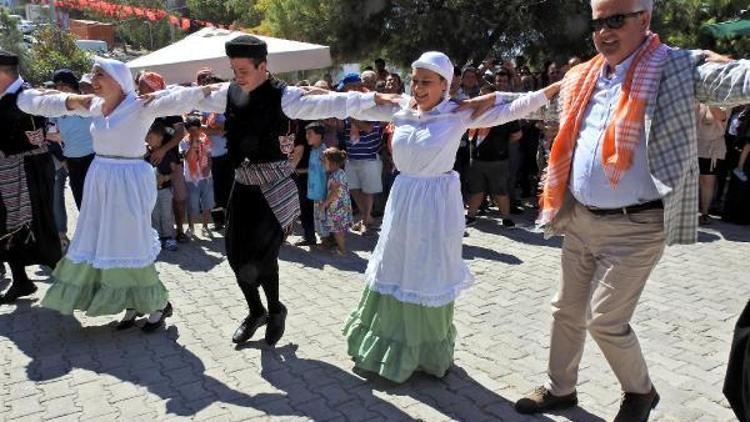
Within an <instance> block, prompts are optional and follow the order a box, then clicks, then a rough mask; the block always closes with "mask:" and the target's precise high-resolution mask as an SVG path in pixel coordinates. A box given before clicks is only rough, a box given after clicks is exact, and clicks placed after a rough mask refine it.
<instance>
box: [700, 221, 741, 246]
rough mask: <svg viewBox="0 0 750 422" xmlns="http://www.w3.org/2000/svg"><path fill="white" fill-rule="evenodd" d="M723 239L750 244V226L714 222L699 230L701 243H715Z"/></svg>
mask: <svg viewBox="0 0 750 422" xmlns="http://www.w3.org/2000/svg"><path fill="white" fill-rule="evenodd" d="M722 238H723V239H725V240H728V241H730V242H744V243H747V242H750V226H740V225H737V224H732V223H726V222H723V221H719V220H714V221H713V223H712V224H711V225H708V226H703V227H701V228H699V229H698V241H699V242H713V241H716V240H719V239H722ZM706 239H710V240H706Z"/></svg>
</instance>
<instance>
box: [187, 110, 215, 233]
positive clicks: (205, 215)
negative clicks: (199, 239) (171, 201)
mask: <svg viewBox="0 0 750 422" xmlns="http://www.w3.org/2000/svg"><path fill="white" fill-rule="evenodd" d="M185 130H187V133H188V134H187V136H185V138H184V139H183V140H182V142H180V153H181V154H182V156H183V157H185V164H184V166H183V168H184V175H185V182H186V184H187V188H188V227H189V229H188V232H189V234H188V237H192V236H193V235H194V233H195V223H197V222H198V219H201V220H202V223H203V230H202V233H203V236H206V237H209V238H210V237H213V235H212V233H211V230H210V229H209V228H208V223H209V220H210V217H211V210H212V209H213V207H214V184H213V179H212V178H211V140H210V139H208V136H206V134H205V133H203V131H202V129H201V117H200V116H189V117H188V118H187V119H186V121H185Z"/></svg>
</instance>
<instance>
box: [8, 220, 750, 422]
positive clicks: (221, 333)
mask: <svg viewBox="0 0 750 422" xmlns="http://www.w3.org/2000/svg"><path fill="white" fill-rule="evenodd" d="M70 217H71V220H74V217H75V213H74V212H71V216H70ZM524 217H525V218H522V219H521V220H524V221H522V224H521V227H518V228H514V229H503V228H500V227H499V226H498V224H497V221H496V220H494V219H492V218H487V219H484V220H482V221H480V222H479V224H478V225H477V227H476V228H472V229H470V230H469V237H467V238H466V239H465V246H464V257H465V259H466V260H468V262H469V265H470V267H471V269H472V271H473V272H474V274H475V275H476V277H477V282H476V285H475V286H474V287H473V288H472V289H471V290H470V291H468V292H467V293H466V294H465V295H464V296H462V297H461V298H460V300H459V301H458V303H457V307H456V316H455V324H456V327H457V329H458V333H459V338H458V340H457V344H456V354H455V356H456V361H455V366H454V367H453V368H452V369H451V371H450V372H449V374H448V375H447V376H446V377H445V378H444V379H435V378H431V377H427V376H415V377H413V378H412V379H411V380H409V382H407V383H406V384H404V385H401V386H395V385H391V384H388V383H386V382H384V381H377V380H369V381H368V380H365V379H363V378H361V377H360V376H358V375H355V374H354V373H353V372H352V364H351V362H350V361H349V360H348V359H347V356H346V353H345V347H344V339H343V337H342V335H341V327H342V324H343V322H344V320H345V318H346V316H347V315H348V313H349V312H350V311H351V310H352V309H353V308H354V307H355V306H356V304H357V301H358V299H359V295H360V292H361V289H362V286H363V285H362V276H361V274H362V272H363V271H364V268H365V266H366V263H367V258H368V256H369V253H370V251H371V250H372V248H373V246H374V243H375V239H374V238H361V237H358V236H355V235H352V236H351V237H350V246H351V249H352V250H353V253H352V254H350V255H349V256H348V257H343V258H334V257H333V256H332V255H328V254H325V253H322V252H310V251H308V250H307V249H302V248H295V247H292V246H285V247H284V248H283V250H282V254H281V255H282V262H281V279H282V293H281V294H282V300H283V301H284V302H285V303H286V305H287V306H288V308H289V319H288V325H287V335H286V336H285V337H284V339H283V340H282V341H281V342H280V344H279V345H278V347H276V348H275V349H273V348H269V347H266V346H264V345H263V344H262V341H252V342H250V343H248V344H247V345H245V346H243V347H241V348H239V349H237V348H235V347H234V345H233V344H232V343H231V341H230V337H231V335H232V333H233V331H234V329H235V328H236V326H237V324H238V322H239V321H240V320H241V319H242V318H243V317H244V316H245V314H246V306H245V303H244V300H243V299H242V296H241V294H240V292H239V289H238V288H237V287H236V285H235V282H234V279H233V277H232V273H231V271H230V269H229V266H228V265H227V263H226V261H225V259H224V256H223V239H222V238H221V237H220V236H219V237H217V238H216V239H214V240H213V241H210V240H205V239H204V240H200V241H197V242H194V243H192V244H190V245H188V246H182V247H181V249H180V250H179V251H178V252H173V253H170V252H163V253H162V255H161V256H160V262H159V263H158V265H157V267H158V270H159V272H160V274H161V277H162V278H163V280H164V282H165V284H166V285H167V287H168V288H169V290H170V294H171V297H172V302H173V304H174V305H175V314H174V317H173V318H171V319H169V320H168V326H167V328H166V329H165V330H164V331H162V332H158V333H154V334H151V335H145V334H143V333H142V332H141V331H140V330H138V329H131V330H129V331H126V332H123V333H118V332H115V331H114V330H113V328H112V326H111V325H109V324H110V323H111V322H112V320H113V319H114V318H87V317H85V316H83V315H81V314H77V315H76V317H75V318H73V317H63V316H61V315H59V314H57V313H54V312H51V311H48V310H45V309H42V308H40V307H39V304H38V299H39V298H41V297H42V295H43V294H44V292H45V291H46V289H47V287H48V285H49V284H48V283H49V281H48V276H47V275H46V273H45V272H43V271H42V270H36V269H34V268H30V269H29V273H30V274H32V275H33V277H34V278H35V279H36V280H37V281H38V285H39V286H40V290H39V292H38V293H37V294H36V296H35V297H34V298H32V299H31V300H23V301H20V302H19V303H18V304H17V305H16V306H5V307H2V308H0V420H8V421H10V420H13V421H15V420H19V421H20V420H24V421H25V420H30V421H35V420H55V421H65V420H102V421H111V420H123V421H140V420H143V421H151V420H172V419H187V418H194V419H196V420H210V419H212V420H219V421H224V420H250V419H252V420H255V419H259V420H266V419H272V420H340V421H363V420H367V421H369V420H372V421H375V420H389V421H397V420H425V421H442V420H461V421H471V422H475V421H485V420H487V421H488V420H505V421H544V420H556V421H565V420H572V421H601V420H610V419H611V418H612V417H613V416H614V414H615V413H616V411H617V407H618V401H619V398H620V392H619V389H618V385H617V383H616V380H615V378H614V376H613V375H612V373H611V372H610V370H609V369H608V366H607V364H606V362H605V360H604V359H603V357H602V355H601V354H600V353H599V351H598V349H597V347H596V345H595V344H594V343H593V342H592V341H590V340H589V341H588V343H587V348H586V353H585V356H584V359H583V364H582V368H581V376H580V386H579V398H580V405H581V407H579V408H577V409H575V410H572V411H566V412H561V413H559V414H555V415H545V416H541V417H536V418H529V417H521V416H519V415H517V414H515V413H514V411H513V410H512V402H513V401H515V400H516V399H518V398H519V397H520V396H521V395H522V394H524V393H525V392H527V391H529V390H530V389H532V388H533V387H534V386H536V385H538V384H539V383H541V382H542V381H543V379H544V371H545V367H546V358H547V353H548V336H549V324H550V320H551V317H550V309H549V301H550V299H551V297H552V295H553V294H554V291H555V288H556V285H557V282H558V278H559V275H560V269H559V255H560V249H559V248H560V240H559V239H556V240H551V241H546V240H544V239H543V238H542V236H541V235H540V234H538V233H535V232H533V230H531V229H530V228H529V227H530V226H531V223H530V222H531V216H530V215H528V216H524ZM292 240H293V241H294V240H296V239H294V238H293V239H292ZM700 240H701V242H700V244H698V245H695V246H690V247H674V248H670V249H668V250H667V252H666V254H665V256H664V258H663V259H662V262H661V263H660V264H659V266H658V268H657V270H656V271H655V273H654V275H653V277H652V279H651V280H650V282H649V283H648V285H647V288H646V290H645V293H644V295H643V298H642V300H641V303H640V306H639V308H638V310H637V313H636V317H635V321H634V327H635V329H636V331H637V333H638V335H639V336H640V340H641V344H642V347H643V349H644V351H645V354H646V357H647V360H648V362H649V365H650V370H651V374H652V376H653V379H654V383H655V385H656V386H657V388H658V389H659V391H660V393H661V395H662V402H661V404H660V406H659V408H658V409H657V411H656V412H655V413H654V415H653V420H659V421H730V420H732V413H731V411H730V410H729V408H728V407H727V403H726V401H725V400H724V398H723V396H722V394H721V388H722V382H723V377H724V372H725V366H726V361H727V356H728V352H729V344H730V340H731V333H732V329H733V325H734V321H735V320H736V318H737V316H738V314H739V312H740V311H741V310H742V308H743V307H744V305H745V303H746V301H747V300H748V298H749V297H750V283H748V274H750V259H748V257H750V243H748V242H750V229H748V228H742V227H737V226H732V225H727V224H723V223H716V224H714V225H713V226H711V228H710V229H706V230H702V232H701V236H700ZM415 264H417V265H418V263H415ZM35 271H36V272H35ZM34 272H35V273H34ZM7 283H8V281H7V280H6V281H4V282H2V283H0V288H3V289H4V288H5V287H6V286H7ZM261 331H262V330H261ZM260 336H262V332H261V333H260ZM256 337H258V336H256Z"/></svg>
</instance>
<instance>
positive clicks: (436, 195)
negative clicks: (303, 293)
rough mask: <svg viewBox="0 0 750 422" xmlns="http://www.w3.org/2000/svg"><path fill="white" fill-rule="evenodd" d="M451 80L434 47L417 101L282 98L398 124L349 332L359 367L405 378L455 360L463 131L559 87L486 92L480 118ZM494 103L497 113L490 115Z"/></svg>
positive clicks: (536, 104) (416, 71)
mask: <svg viewBox="0 0 750 422" xmlns="http://www.w3.org/2000/svg"><path fill="white" fill-rule="evenodd" d="M452 78H453V64H452V63H451V61H450V59H449V58H448V56H446V55H445V54H443V53H439V52H428V53H425V54H423V55H422V56H421V57H420V58H419V60H417V61H416V62H414V64H412V83H411V94H412V97H410V98H408V97H404V98H401V97H400V96H398V95H393V94H373V93H368V94H364V93H355V92H350V93H346V94H335V93H325V94H323V93H321V95H320V96H308V97H300V95H302V94H300V93H299V92H298V91H301V90H300V89H299V88H292V87H289V88H287V91H286V92H285V93H284V98H283V99H282V104H283V110H284V113H285V114H286V115H287V116H288V117H290V118H293V119H305V120H315V119H323V118H327V117H337V118H343V117H346V115H351V117H353V118H356V119H359V120H365V121H379V122H384V121H385V122H393V123H394V125H395V130H394V133H393V160H394V162H395V165H396V168H398V170H399V171H400V172H401V173H400V174H399V176H398V177H397V178H396V181H395V183H394V185H393V188H392V189H391V193H390V196H389V198H388V202H387V205H386V210H385V216H384V218H383V225H382V230H381V234H380V239H379V240H378V244H377V246H376V247H375V251H374V252H373V255H372V258H370V262H369V265H368V267H367V271H366V273H365V278H366V282H367V286H366V287H365V290H364V293H363V295H362V300H361V302H360V304H359V307H358V308H357V310H356V311H354V312H353V313H352V314H351V316H350V318H349V320H348V321H347V323H346V326H345V330H344V331H345V334H346V336H347V341H348V353H349V355H351V357H352V358H353V359H354V362H355V365H356V366H357V367H358V368H360V369H363V370H366V371H370V372H374V373H377V374H379V375H380V376H382V377H385V378H387V379H389V380H392V381H394V382H399V383H400V382H404V381H405V380H406V379H407V378H409V377H410V376H411V374H412V373H413V372H414V371H416V370H421V371H424V372H427V373H430V374H433V375H435V376H439V377H441V376H443V375H444V374H445V372H446V370H447V369H448V368H449V367H450V366H451V364H452V362H453V344H454V339H455V336H456V331H455V328H454V327H453V302H454V300H455V299H456V297H457V296H458V295H459V293H460V292H461V291H462V290H464V289H466V288H467V287H469V286H470V285H471V284H472V282H473V277H472V275H471V273H470V272H469V269H468V267H467V266H466V264H465V263H464V261H463V260H462V258H461V241H462V239H463V233H464V208H463V203H462V200H461V186H460V182H459V178H458V175H457V174H456V172H454V171H453V170H452V169H453V162H454V159H455V156H456V150H457V149H458V146H459V142H460V140H461V136H462V135H463V134H464V133H465V132H466V130H467V129H469V128H482V127H492V126H497V125H500V124H503V123H506V122H509V121H513V120H517V119H520V118H522V117H524V116H525V115H527V114H529V113H530V112H532V111H535V110H536V109H538V108H540V107H542V106H543V105H545V104H547V102H548V100H549V98H551V97H553V96H554V95H556V94H557V92H558V91H559V86H558V85H553V86H551V87H549V88H547V89H545V90H544V91H538V92H534V93H531V94H528V95H525V96H522V97H520V98H517V99H516V100H514V101H513V102H512V103H509V104H500V103H502V97H499V96H498V97H495V96H494V94H492V95H490V96H487V97H486V98H485V97H480V98H479V99H478V100H477V101H476V102H474V103H472V104H471V107H476V109H475V113H477V114H479V115H478V117H475V116H473V115H472V112H471V110H468V109H467V110H464V109H461V108H459V105H458V104H457V103H454V102H452V101H451V100H450V82H451V79H452ZM220 92H221V91H219V92H218V93H213V94H211V100H210V102H211V103H215V105H214V107H220V106H221V105H222V104H226V98H225V96H221V95H219V94H220ZM214 97H216V98H214ZM313 97H314V98H313ZM306 98H307V99H306ZM222 101H223V103H222ZM488 103H489V106H490V109H489V111H487V112H481V110H483V109H486V108H487V107H488Z"/></svg>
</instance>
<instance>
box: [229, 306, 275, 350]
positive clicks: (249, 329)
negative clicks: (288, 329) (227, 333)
mask: <svg viewBox="0 0 750 422" xmlns="http://www.w3.org/2000/svg"><path fill="white" fill-rule="evenodd" d="M266 323H268V313H267V312H266V311H263V313H262V314H261V315H258V316H252V315H248V317H247V318H245V320H244V321H242V324H240V326H239V327H237V330H236V331H235V332H234V335H233V336H232V342H234V343H237V344H239V343H244V342H246V341H248V340H250V338H251V337H252V336H253V334H255V331H257V330H258V328H260V327H262V326H264V325H266Z"/></svg>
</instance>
